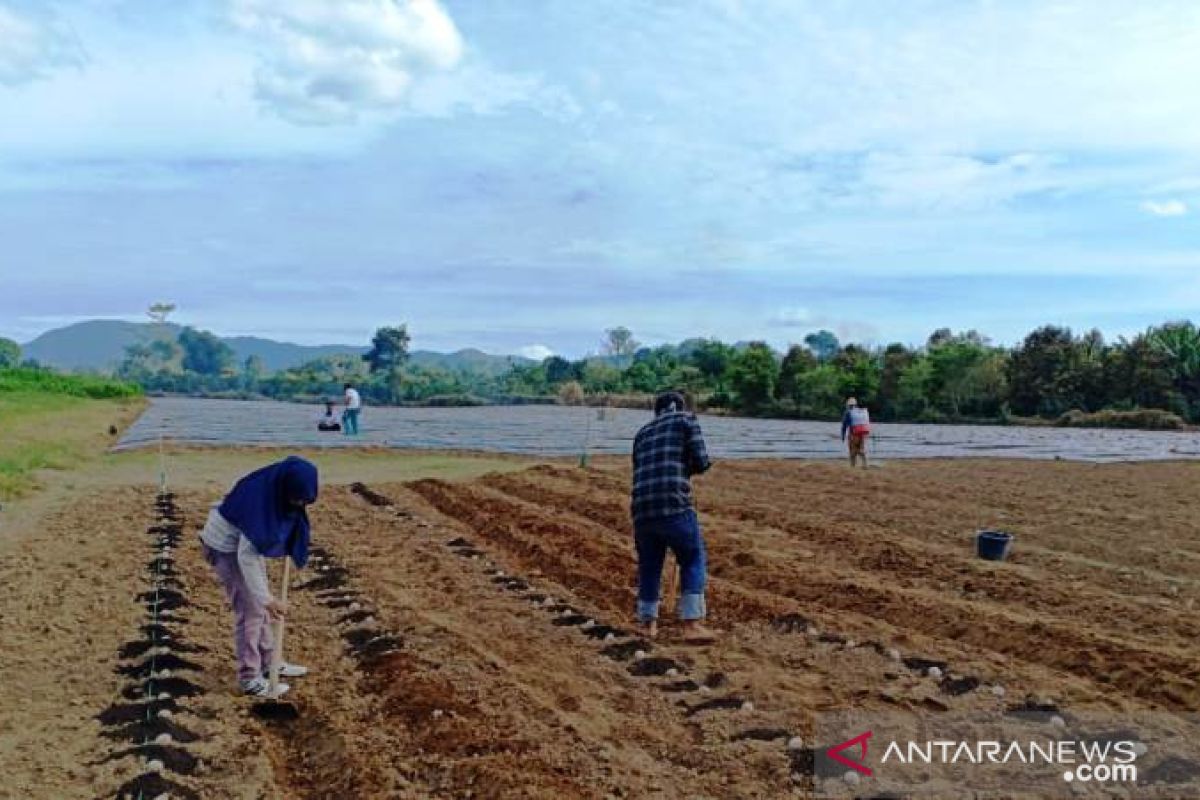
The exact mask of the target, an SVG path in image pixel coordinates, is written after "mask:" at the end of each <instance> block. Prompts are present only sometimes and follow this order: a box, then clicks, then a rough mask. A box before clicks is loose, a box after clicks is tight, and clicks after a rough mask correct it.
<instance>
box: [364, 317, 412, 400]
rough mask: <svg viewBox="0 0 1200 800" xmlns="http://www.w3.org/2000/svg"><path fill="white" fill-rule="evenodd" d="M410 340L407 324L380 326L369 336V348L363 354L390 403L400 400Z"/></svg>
mask: <svg viewBox="0 0 1200 800" xmlns="http://www.w3.org/2000/svg"><path fill="white" fill-rule="evenodd" d="M410 341H412V339H411V337H410V336H409V335H408V325H407V324H406V323H401V324H400V325H397V326H395V327H382V328H377V329H376V330H375V335H374V336H373V337H372V338H371V349H370V350H369V351H368V352H367V354H366V355H364V356H363V360H364V361H366V362H367V364H368V365H369V366H370V369H371V374H372V375H380V376H382V379H383V384H384V387H385V390H386V393H387V398H388V400H389V401H390V402H392V403H398V402H400V399H401V396H402V391H401V390H402V388H403V382H404V377H403V376H404V373H403V369H404V363H405V362H406V361H408V344H409V342H410Z"/></svg>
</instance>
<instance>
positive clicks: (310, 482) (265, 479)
mask: <svg viewBox="0 0 1200 800" xmlns="http://www.w3.org/2000/svg"><path fill="white" fill-rule="evenodd" d="M318 482H319V481H318V476H317V468H316V467H315V466H314V465H313V464H311V463H310V462H308V461H305V460H304V459H302V458H299V457H297V456H288V457H287V458H285V459H284V460H283V461H279V462H277V463H275V464H271V465H269V466H266V467H263V468H262V469H259V470H256V471H254V472H251V473H250V474H249V475H246V476H245V477H243V478H242V479H241V480H239V481H238V482H237V483H236V484H234V487H233V488H232V489H231V490H230V491H229V494H227V495H225V499H224V500H222V501H221V502H220V503H217V504H214V505H213V507H212V509H211V510H210V511H209V512H208V522H207V523H206V524H205V526H204V530H202V531H201V532H200V541H201V543H202V546H203V549H204V558H205V560H206V561H208V563H209V564H210V565H211V566H212V568H213V571H214V572H215V573H216V575H217V580H219V581H220V582H221V587H222V588H223V589H224V590H225V597H226V599H228V600H229V603H230V605H232V606H233V642H234V653H235V655H236V656H237V661H238V681H239V683H240V684H241V688H242V691H243V692H245V693H246V694H249V695H254V696H257V697H266V696H267V695H268V694H269V692H270V683H269V681H268V680H267V677H266V672H267V670H269V669H270V666H271V659H272V657H273V656H274V654H275V643H274V640H273V638H272V636H271V622H272V621H275V620H280V619H282V618H283V617H284V615H286V614H287V606H286V605H285V604H284V603H282V602H280V601H279V600H277V599H276V598H275V597H274V596H272V594H271V590H270V588H269V587H268V585H267V569H266V559H268V558H284V557H290V558H291V559H292V562H293V563H294V564H295V565H296V566H297V567H303V566H304V565H305V563H306V562H307V561H308V540H309V524H308V513H307V511H306V510H305V509H306V507H307V506H309V505H311V504H312V503H314V502H315V501H316V499H317V488H318ZM307 673H308V669H307V668H305V667H301V666H299V665H296V664H288V663H283V664H281V665H280V669H279V674H280V676H281V677H288V678H298V677H300V676H302V675H306V674H307ZM287 690H288V685H287V684H286V683H280V684H279V688H278V689H277V690H276V695H275V696H276V697H278V696H280V695H282V694H283V693H284V692H286V691H287Z"/></svg>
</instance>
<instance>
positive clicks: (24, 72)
mask: <svg viewBox="0 0 1200 800" xmlns="http://www.w3.org/2000/svg"><path fill="white" fill-rule="evenodd" d="M83 61H84V54H83V51H82V49H81V48H80V46H79V44H78V42H77V41H76V40H75V38H74V36H73V35H71V34H70V32H69V29H64V28H63V27H61V26H60V25H59V23H58V21H57V20H56V19H55V18H53V17H51V16H49V15H48V14H45V13H42V14H37V15H34V14H23V13H19V12H18V11H17V10H16V9H15V8H11V7H9V6H7V5H4V4H0V84H3V85H7V86H17V85H20V84H24V83H29V82H31V81H35V80H38V79H40V78H45V77H47V76H48V75H49V74H50V73H51V72H53V71H54V70H56V69H60V68H62V67H68V66H80V65H82V64H83Z"/></svg>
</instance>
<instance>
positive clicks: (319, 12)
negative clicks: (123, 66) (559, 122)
mask: <svg viewBox="0 0 1200 800" xmlns="http://www.w3.org/2000/svg"><path fill="white" fill-rule="evenodd" d="M231 2H232V8H231V17H232V20H233V22H234V24H235V25H236V26H237V27H238V28H240V29H241V30H243V31H245V32H246V33H247V34H249V35H251V36H253V37H256V38H257V40H258V41H259V42H260V44H261V62H260V64H259V66H258V69H257V72H256V74H255V91H256V95H257V97H258V99H259V100H260V102H262V103H263V104H264V105H265V106H266V107H268V108H270V109H271V110H272V111H274V112H275V113H277V114H279V115H280V116H282V117H284V118H285V119H287V120H289V121H292V122H295V123H299V124H315V125H327V124H338V123H347V122H353V121H354V120H356V119H357V118H358V117H359V116H360V115H361V114H364V113H370V112H379V111H391V110H396V109H398V108H401V107H402V106H403V104H404V103H405V101H406V100H407V98H408V96H409V93H410V91H411V89H412V86H413V83H414V82H415V81H417V80H418V79H419V78H421V77H422V76H425V75H430V74H436V73H438V72H443V71H446V70H450V69H453V68H454V67H455V66H457V64H458V63H459V61H460V59H461V58H462V54H463V41H462V37H461V36H460V35H459V32H458V29H457V28H456V27H455V25H454V21H453V20H451V19H450V17H449V15H447V14H446V12H445V11H444V10H443V9H442V7H441V6H440V5H438V3H437V2H436V0H337V2H327V0H231Z"/></svg>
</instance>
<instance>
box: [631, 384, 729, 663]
mask: <svg viewBox="0 0 1200 800" xmlns="http://www.w3.org/2000/svg"><path fill="white" fill-rule="evenodd" d="M710 465H711V462H710V461H709V458H708V451H707V450H706V448H705V446H704V437H703V436H702V435H701V432H700V423H699V422H697V421H696V417H695V416H694V415H692V414H690V413H688V411H687V408H686V402H685V400H684V397H683V395H681V394H680V393H678V392H666V393H664V394H662V395H660V396H659V397H658V398H656V399H655V401H654V419H653V420H651V421H650V422H649V423H647V424H646V425H645V426H644V427H643V428H642V429H641V430H640V431H638V434H637V436H636V438H635V439H634V442H633V491H632V503H631V510H632V516H633V530H634V543H635V544H636V546H637V556H638V603H637V616H638V622H639V624H640V625H641V626H642V629H643V631H644V632H645V633H646V635H648V636H654V635H655V633H657V629H658V627H657V623H658V605H659V589H660V584H661V583H662V569H663V562H664V561H665V559H666V554H667V551H668V550H670V551H671V552H672V553H673V554H674V555H675V560H676V562H677V563H678V564H679V575H680V584H681V589H682V596H681V598H680V601H679V609H678V611H679V617H680V619H682V620H683V637H684V640H685V641H688V642H692V643H696V644H706V643H711V642H712V641H714V636H713V634H712V632H711V631H709V630H708V629H707V628H706V627H705V626H704V618H705V616H706V609H705V603H704V590H705V585H706V583H707V568H708V567H707V561H706V554H705V550H704V538H703V536H702V535H701V533H700V522H699V520H698V519H697V518H696V511H695V509H694V508H693V507H692V486H691V480H690V479H691V477H692V476H693V475H699V474H700V473H702V472H704V471H705V470H707V469H708V468H709V466H710Z"/></svg>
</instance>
